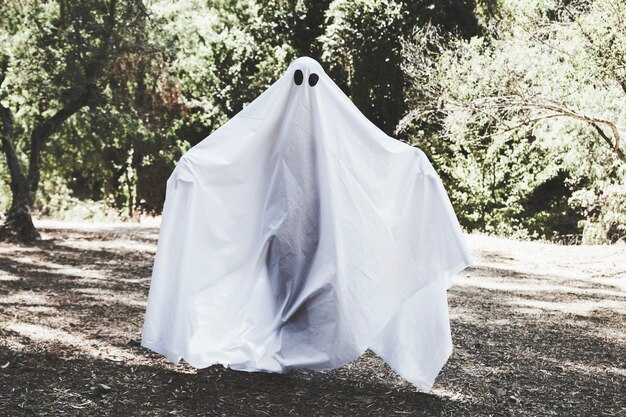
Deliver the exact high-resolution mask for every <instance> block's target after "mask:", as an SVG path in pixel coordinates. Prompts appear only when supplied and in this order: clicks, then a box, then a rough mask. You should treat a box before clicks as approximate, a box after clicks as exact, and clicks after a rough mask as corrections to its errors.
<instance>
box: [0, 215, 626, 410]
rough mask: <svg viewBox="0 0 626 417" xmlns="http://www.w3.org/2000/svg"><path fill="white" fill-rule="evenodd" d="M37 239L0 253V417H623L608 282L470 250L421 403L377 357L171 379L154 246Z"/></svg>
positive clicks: (108, 232)
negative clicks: (158, 341) (154, 307)
mask: <svg viewBox="0 0 626 417" xmlns="http://www.w3.org/2000/svg"><path fill="white" fill-rule="evenodd" d="M43 232H44V235H45V236H47V237H48V238H49V239H50V238H51V239H52V240H48V241H46V242H45V243H43V244H41V245H39V246H36V247H19V246H11V245H6V244H0V367H1V368H0V416H31V415H32V416H44V415H45V416H83V415H84V416H91V415H98V416H101V415H102V416H125V415H129V416H131V415H133V416H134V415H145V416H171V415H184V416H190V415H199V416H202V415H206V416H212V415H218V416H219V415H224V416H248V415H259V416H262V415H270V416H287V415H294V416H318V415H319V416H333V415H340V416H366V415H367V416H378V415H380V416H393V415H413V416H439V415H445V416H479V415H480V416H489V415H497V416H506V415H511V416H518V415H526V416H537V415H556V416H563V415H567V416H578V415H580V416H583V415H584V416H587V415H597V416H600V415H620V413H625V412H626V402H625V400H624V396H623V393H622V389H623V387H624V386H626V370H625V367H626V354H625V352H626V350H625V349H626V344H625V341H624V336H625V335H626V329H625V324H624V323H625V318H626V316H624V314H623V313H622V310H621V308H623V306H624V305H625V304H626V298H625V296H624V293H623V291H621V290H620V287H619V286H614V285H612V282H607V281H606V280H605V281H598V282H595V281H592V280H589V279H584V278H579V277H577V276H573V277H568V276H567V275H563V274H561V275H559V274H556V273H555V274H554V275H550V274H542V273H540V272H537V271H534V272H532V271H529V270H527V269H524V268H523V267H520V266H519V264H518V263H517V262H516V260H515V258H514V257H512V256H511V255H510V254H501V253H500V252H499V251H498V249H497V248H490V247H480V248H478V249H475V250H474V252H475V254H476V257H477V259H478V260H479V262H478V264H477V265H476V266H475V267H472V268H471V269H469V270H468V271H466V272H465V273H463V274H462V275H461V277H460V279H459V280H458V282H457V284H458V285H456V286H454V287H453V288H452V289H451V290H450V308H451V320H452V329H453V338H454V344H455V350H454V353H453V355H452V357H451V358H450V361H449V362H448V364H447V365H446V367H445V368H444V370H443V372H442V374H441V375H440V377H439V379H438V382H437V384H436V386H435V388H434V390H433V392H432V393H431V394H425V393H420V392H418V391H417V390H416V389H415V388H414V387H412V386H411V385H410V384H408V383H406V382H405V381H403V380H402V379H401V378H399V377H398V376H397V375H395V374H394V373H393V371H391V370H390V369H389V368H388V367H387V366H386V365H385V364H384V362H382V361H381V360H380V359H379V358H377V357H376V356H375V355H373V354H372V353H370V352H368V353H367V354H365V355H364V356H363V357H361V358H360V359H359V360H357V361H356V362H354V363H352V364H350V365H348V366H345V367H342V368H340V369H337V370H335V371H331V372H322V373H316V372H307V371H296V372H293V373H290V374H288V375H272V374H262V373H245V372H236V371H231V370H228V369H224V368H222V367H221V366H215V367H211V368H208V369H204V370H199V371H198V370H195V369H193V368H191V367H189V366H187V365H185V364H180V365H173V364H169V363H167V362H166V361H165V360H164V359H163V358H162V357H160V356H159V355H157V354H154V353H152V352H149V351H147V350H145V349H143V348H142V347H140V346H139V344H138V340H139V338H140V331H141V325H142V322H143V312H144V309H145V301H146V297H147V292H148V287H149V281H150V272H151V268H152V261H153V257H154V247H155V243H156V238H157V233H158V230H157V229H156V228H146V227H135V228H132V227H119V228H118V227H110V228H96V229H93V230H92V229H76V230H75V229H68V228H52V229H46V230H43ZM481 245H484V244H482V243H481ZM481 253H482V255H481ZM620 259H621V258H620ZM565 270H567V268H566V269H565ZM585 306H586V307H585ZM620 306H621V307H620ZM583 307H584V308H583Z"/></svg>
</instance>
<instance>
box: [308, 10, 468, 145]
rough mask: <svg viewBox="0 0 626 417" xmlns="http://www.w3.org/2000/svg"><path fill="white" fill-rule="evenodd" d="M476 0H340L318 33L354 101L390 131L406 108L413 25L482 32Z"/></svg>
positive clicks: (334, 72)
mask: <svg viewBox="0 0 626 417" xmlns="http://www.w3.org/2000/svg"><path fill="white" fill-rule="evenodd" d="M474 8H475V4H474V1H471V0H468V1H466V0H464V1H440V2H430V1H422V0H419V1H415V0H407V1H403V0H358V1H352V0H337V1H334V2H332V3H331V5H330V8H329V10H328V12H327V14H326V28H325V32H324V35H323V36H322V37H320V41H321V42H322V44H323V55H322V58H323V60H324V61H325V62H326V63H327V64H328V65H329V66H330V72H331V75H332V77H333V78H334V79H335V80H336V82H337V83H338V85H339V86H340V87H341V88H342V89H344V91H345V92H346V93H347V94H348V95H349V96H350V98H351V99H352V101H353V102H354V103H355V105H356V106H357V107H358V108H359V109H360V110H361V111H362V112H363V113H364V114H365V115H366V116H367V117H368V118H369V119H370V120H371V121H372V122H373V123H374V124H376V125H377V126H378V127H379V128H381V129H382V130H383V131H385V132H386V133H387V134H393V132H394V129H395V127H396V125H397V124H398V122H399V121H400V119H401V118H402V116H403V115H404V114H405V113H406V111H407V104H406V90H407V87H408V82H407V81H408V78H407V77H406V75H405V74H404V72H403V70H402V62H403V59H402V45H403V43H404V42H405V41H407V40H409V39H410V37H411V34H412V32H413V29H414V28H415V27H416V26H417V27H421V26H425V25H428V24H435V25H438V26H439V27H440V28H441V31H442V33H445V34H449V33H456V34H458V35H459V36H461V37H470V36H473V35H476V34H478V33H480V26H479V24H478V21H477V19H476V16H475V13H474Z"/></svg>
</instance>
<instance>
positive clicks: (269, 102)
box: [142, 57, 471, 390]
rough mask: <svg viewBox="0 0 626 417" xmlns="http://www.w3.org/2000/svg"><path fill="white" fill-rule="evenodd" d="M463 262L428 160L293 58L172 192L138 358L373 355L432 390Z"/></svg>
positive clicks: (199, 148)
mask: <svg viewBox="0 0 626 417" xmlns="http://www.w3.org/2000/svg"><path fill="white" fill-rule="evenodd" d="M470 262H471V261H470V257H469V255H468V251H467V248H466V245H465V242H464V238H463V235H462V233H461V229H460V227H459V224H458V221H457V219H456V216H455V214H454V211H453V208H452V205H451V204H450V201H449V199H448V196H447V194H446V192H445V190H444V188H443V186H442V183H441V181H440V179H439V177H438V176H437V174H436V172H435V171H434V169H433V167H432V165H431V164H430V162H429V161H428V158H427V157H426V156H425V154H424V153H423V152H422V151H420V150H419V149H417V148H414V147H412V146H409V145H407V144H405V143H402V142H400V141H397V140H395V139H393V138H391V137H389V136H387V135H386V134H385V133H383V132H382V131H381V130H380V129H378V128H377V127H376V126H375V125H374V124H372V123H371V122H370V121H369V120H368V119H367V118H366V117H365V116H364V115H363V114H362V113H361V112H360V111H359V110H358V109H357V108H356V107H355V106H354V105H353V104H352V102H351V101H350V99H349V98H348V97H346V96H345V95H344V94H343V92H342V91H341V90H340V89H339V87H337V85H335V83H334V82H333V81H332V80H331V79H330V78H329V77H328V76H327V75H326V73H325V72H324V71H323V69H322V67H321V66H320V64H319V63H318V62H316V61H315V60H313V59H311V58H308V57H302V58H298V59H296V60H295V61H294V62H293V63H292V64H291V65H290V66H289V68H288V69H287V71H286V72H285V73H284V75H282V76H281V77H280V78H279V79H278V80H277V81H276V82H275V83H274V84H272V85H271V86H270V87H269V88H268V89H267V90H266V91H265V92H264V93H263V94H261V95H260V96H259V97H258V98H257V99H256V100H254V101H253V102H252V103H250V104H249V105H248V106H247V107H245V108H244V109H243V110H242V111H241V112H239V113H238V114H237V115H236V116H234V117H233V118H232V119H231V120H229V121H228V122H227V123H225V124H224V125H223V126H221V127H220V128H219V129H217V130H216V131H215V132H214V133H213V134H211V135H210V136H208V137H207V138H206V139H204V140H203V141H201V142H200V143H199V144H198V145H196V146H194V147H193V148H191V149H190V150H189V151H188V152H187V153H186V154H185V155H184V156H183V157H182V159H181V160H180V161H179V163H178V164H177V166H176V169H175V170H174V172H173V173H172V175H171V177H170V178H169V180H168V182H167V195H166V201H165V207H164V211H163V217H162V224H161V230H160V234H159V242H158V248H157V254H156V259H155V264H154V270H153V276H152V284H151V288H150V294H149V298H148V306H147V311H146V317H145V323H144V329H143V338H142V345H143V346H145V347H148V348H150V349H152V350H154V351H156V352H159V353H161V354H163V355H165V356H166V357H167V358H168V359H169V360H170V361H172V362H177V361H179V360H180V359H181V358H184V359H185V360H186V361H187V362H188V363H189V364H191V365H192V366H194V367H198V368H202V367H207V366H210V365H213V364H216V363H219V364H223V365H225V366H228V367H230V368H232V369H238V370H244V371H266V372H286V371H288V370H289V369H292V368H308V369H313V370H325V369H333V368H336V367H339V366H342V365H344V364H346V363H348V362H351V361H353V360H355V359H356V358H357V357H358V356H359V355H361V354H362V353H363V352H365V350H366V349H368V348H369V349H372V350H374V351H375V352H376V353H377V354H378V355H380V356H381V357H382V358H384V359H385V360H386V361H387V362H388V363H389V364H390V366H392V367H393V368H394V369H395V370H396V371H397V372H398V373H400V374H401V375H402V376H403V377H404V378H406V379H407V380H408V381H410V382H412V383H414V384H415V385H417V386H419V387H420V388H422V389H425V390H429V389H430V388H431V385H432V383H433V381H434V379H435V377H436V376H437V374H438V372H439V371H440V369H441V367H442V366H443V365H444V364H445V361H446V360H447V358H448V356H449V355H450V352H451V349H452V342H451V338H450V327H449V319H448V306H447V295H446V290H447V289H448V288H449V286H450V284H451V277H452V275H454V274H455V273H457V272H459V271H460V270H462V269H463V268H464V267H466V266H467V265H469V264H470Z"/></svg>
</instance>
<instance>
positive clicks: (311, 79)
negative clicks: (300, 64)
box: [309, 73, 320, 87]
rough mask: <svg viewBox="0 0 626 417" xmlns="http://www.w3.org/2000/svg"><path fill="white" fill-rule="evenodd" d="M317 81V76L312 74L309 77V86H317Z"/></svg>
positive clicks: (318, 77)
mask: <svg viewBox="0 0 626 417" xmlns="http://www.w3.org/2000/svg"><path fill="white" fill-rule="evenodd" d="M319 79H320V76H319V75H317V74H316V73H312V74H311V75H309V85H310V86H311V87H313V86H314V85H315V84H317V82H318V81H319Z"/></svg>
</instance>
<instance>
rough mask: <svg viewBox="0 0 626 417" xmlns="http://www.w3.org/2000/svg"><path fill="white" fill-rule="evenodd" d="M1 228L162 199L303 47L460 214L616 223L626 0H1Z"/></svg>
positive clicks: (621, 207)
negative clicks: (190, 157) (426, 166)
mask: <svg viewBox="0 0 626 417" xmlns="http://www.w3.org/2000/svg"><path fill="white" fill-rule="evenodd" d="M0 45H1V47H0V132H1V135H2V157H1V158H0V212H2V213H5V214H6V215H3V216H2V219H1V220H0V222H3V225H2V228H1V229H0V230H1V231H0V235H1V236H2V237H5V238H17V239H19V240H25V241H33V240H36V239H37V238H38V236H39V235H38V233H37V230H36V229H35V227H34V226H33V223H32V220H31V215H33V216H35V217H53V218H61V219H67V218H81V219H95V220H103V219H111V218H117V219H119V218H121V219H124V220H129V219H136V218H139V217H140V216H142V215H152V214H159V212H160V211H161V209H162V206H163V201H164V197H165V182H166V180H167V178H168V176H169V174H170V173H171V171H172V170H173V168H174V166H175V163H176V161H177V160H178V158H180V156H181V155H182V154H183V153H184V152H185V151H186V150H187V149H189V148H190V147H191V146H193V145H195V144H196V143H198V142H199V141H200V140H202V139H204V138H205V137H206V136H208V135H209V134H210V133H211V132H212V131H214V130H215V129H216V128H218V127H219V126H220V125H221V124H223V123H224V122H226V121H227V120H228V119H229V118H231V117H232V116H234V115H235V114H236V113H237V112H238V111H240V110H241V109H242V108H243V107H244V106H245V105H246V104H248V103H250V102H251V101H252V100H254V98H255V97H257V96H258V95H259V94H260V93H261V92H262V91H264V90H265V89H266V88H267V87H268V86H269V85H270V84H271V83H272V82H273V81H275V80H276V79H277V78H278V77H279V76H280V75H281V74H282V72H283V71H284V70H285V69H286V68H287V66H288V65H289V63H290V62H291V61H293V60H294V59H295V58H297V57H298V56H303V55H307V56H311V57H313V58H315V59H317V60H318V61H320V63H321V64H322V66H323V67H324V68H325V69H326V71H327V72H328V73H329V75H330V76H331V78H332V79H333V80H335V82H336V83H337V84H338V85H339V86H340V87H341V88H342V90H344V92H345V93H346V94H347V95H348V96H349V97H350V98H351V99H352V100H353V102H354V103H355V104H356V106H357V107H358V108H359V109H360V110H361V111H362V112H363V113H364V114H365V115H366V116H367V117H368V118H369V119H370V120H371V121H372V122H373V123H375V124H376V125H377V126H378V127H380V128H381V129H382V130H383V131H385V132H386V133H387V134H389V135H391V136H393V137H395V138H397V139H398V140H401V141H404V142H406V143H409V144H411V145H414V146H416V147H419V148H420V149H422V150H424V151H425V152H426V153H427V155H428V156H429V158H431V160H432V162H433V164H434V165H435V168H436V169H437V171H438V172H439V174H440V176H441V178H442V180H443V181H444V184H445V186H446V189H447V190H448V193H449V195H450V198H451V201H452V204H453V205H454V207H455V210H456V213H457V216H458V218H459V221H460V222H461V224H462V226H463V227H464V228H465V229H466V230H467V231H474V230H476V231H481V232H485V233H494V234H499V235H505V236H513V237H517V238H528V239H549V240H554V241H561V242H566V243H609V242H616V241H618V240H625V239H626V185H625V181H626V155H625V152H626V147H625V146H624V145H623V143H622V142H620V135H623V132H624V131H625V129H626V126H625V124H626V2H624V1H622V0H456V1H455V0H443V1H422V0H359V1H348V0H334V1H330V0H297V1H296V0H241V1H232V0H209V1H201V0H182V1H164V0H153V1H141V0H106V1H104V0H88V1H80V2H75V1H69V0H51V1H45V2H44V1H38V0H2V1H0Z"/></svg>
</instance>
